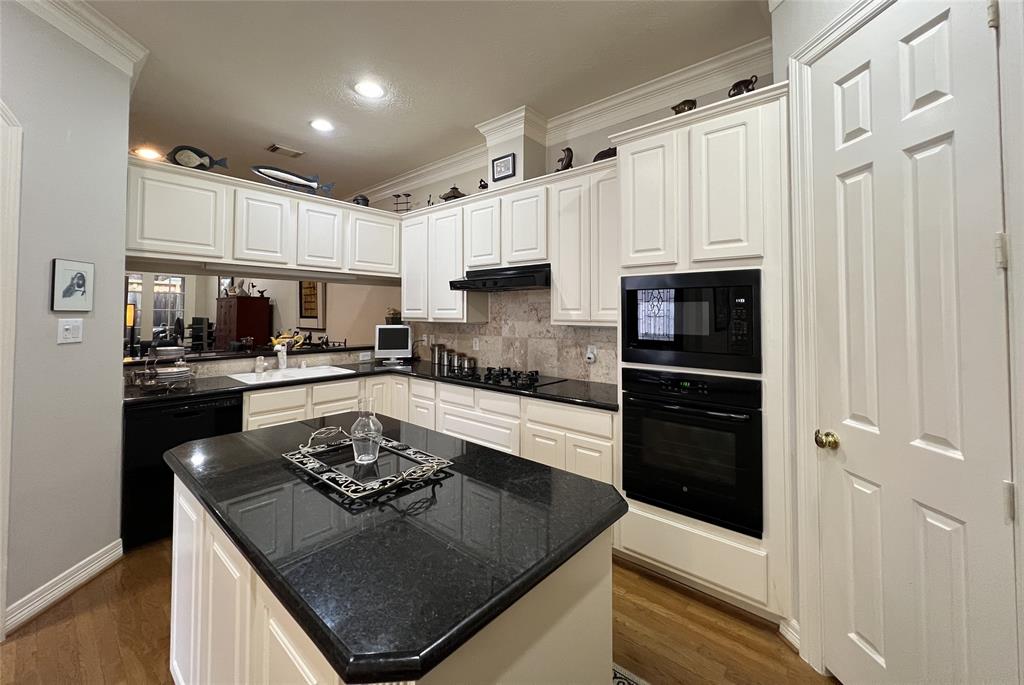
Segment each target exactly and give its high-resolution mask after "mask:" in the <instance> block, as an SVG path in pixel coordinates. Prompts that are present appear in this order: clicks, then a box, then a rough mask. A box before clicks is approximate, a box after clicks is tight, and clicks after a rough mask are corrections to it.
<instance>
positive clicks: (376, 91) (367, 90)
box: [356, 81, 384, 100]
mask: <svg viewBox="0 0 1024 685" xmlns="http://www.w3.org/2000/svg"><path fill="white" fill-rule="evenodd" d="M356 92H357V93H359V94H360V95H362V96H363V97H364V98H373V99H374V100H376V99H377V98H379V97H383V96H384V89H383V88H381V87H380V84H379V83H376V82H375V81H360V82H359V83H357V84H356Z"/></svg>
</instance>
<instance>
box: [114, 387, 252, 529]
mask: <svg viewBox="0 0 1024 685" xmlns="http://www.w3.org/2000/svg"><path fill="white" fill-rule="evenodd" d="M240 430H242V396H241V393H238V394H234V395H228V396H220V397H213V398H208V399H189V398H181V399H176V400H161V401H158V402H149V403H146V404H144V405H141V406H137V407H136V406H132V405H131V404H130V403H129V404H126V405H125V408H124V443H123V449H122V462H121V544H122V545H123V546H124V549H131V548H133V547H138V546H139V545H143V544H145V543H147V542H152V541H153V540H159V539H161V538H165V537H167V536H169V535H170V534H171V523H172V520H171V519H172V511H173V509H172V504H173V494H174V474H173V473H172V472H171V467H169V466H168V465H167V464H166V463H165V462H164V452H166V451H167V450H169V449H171V448H172V447H177V446H178V445H180V444H182V443H184V442H189V441H190V440H199V439H201V438H210V437H213V436H215V435H224V434H226V433H237V432H239V431H240Z"/></svg>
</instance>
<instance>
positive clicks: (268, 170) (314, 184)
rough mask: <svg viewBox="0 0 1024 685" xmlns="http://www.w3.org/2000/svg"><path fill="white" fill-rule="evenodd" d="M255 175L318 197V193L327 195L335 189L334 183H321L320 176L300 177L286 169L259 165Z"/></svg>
mask: <svg viewBox="0 0 1024 685" xmlns="http://www.w3.org/2000/svg"><path fill="white" fill-rule="evenodd" d="M252 170H253V173H255V174H256V175H257V176H262V177H263V178H265V179H267V180H268V181H273V182H274V183H276V184H278V185H282V186H285V187H286V188H292V189H294V190H304V191H306V192H307V193H309V194H311V195H316V193H317V191H319V192H321V193H323V194H324V195H327V194H328V193H330V192H331V190H333V189H334V184H333V183H321V182H320V177H319V176H311V177H308V178H307V177H306V176H299V175H298V174H296V173H293V172H291V171H285V170H284V169H278V168H277V167H274V166H263V165H261V164H258V165H256V166H254V167H252Z"/></svg>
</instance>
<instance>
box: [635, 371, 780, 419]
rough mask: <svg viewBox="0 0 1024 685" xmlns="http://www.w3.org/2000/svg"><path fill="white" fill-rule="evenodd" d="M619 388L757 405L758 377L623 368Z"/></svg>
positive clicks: (674, 397) (661, 395)
mask: <svg viewBox="0 0 1024 685" xmlns="http://www.w3.org/2000/svg"><path fill="white" fill-rule="evenodd" d="M622 390H623V392H626V393H634V394H637V395H644V396H646V397H648V398H662V399H665V400H689V401H691V402H711V403H715V404H723V405H734V406H738V407H747V408H749V409H760V408H761V381H757V380H754V379H748V378H729V377H727V376H705V375H701V374H695V373H677V372H673V371H648V370H645V369H630V368H627V369H623V370H622Z"/></svg>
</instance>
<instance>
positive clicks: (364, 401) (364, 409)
mask: <svg viewBox="0 0 1024 685" xmlns="http://www.w3.org/2000/svg"><path fill="white" fill-rule="evenodd" d="M358 409H359V418H358V419H356V422H355V423H353V424H352V430H351V431H350V432H349V434H350V435H351V436H352V452H353V453H354V454H355V459H356V463H357V464H372V463H373V462H375V461H377V452H378V451H379V450H380V438H381V434H382V432H383V430H384V426H382V425H381V423H380V420H379V419H378V418H377V414H376V413H375V412H374V409H373V398H372V397H361V398H359V404H358Z"/></svg>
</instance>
